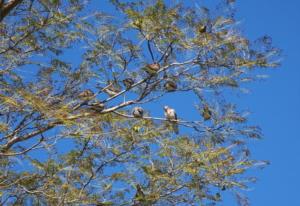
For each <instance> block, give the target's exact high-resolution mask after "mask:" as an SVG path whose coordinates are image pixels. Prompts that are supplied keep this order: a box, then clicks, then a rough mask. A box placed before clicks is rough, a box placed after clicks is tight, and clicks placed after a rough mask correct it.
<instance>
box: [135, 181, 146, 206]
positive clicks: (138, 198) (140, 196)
mask: <svg viewBox="0 0 300 206" xmlns="http://www.w3.org/2000/svg"><path fill="white" fill-rule="evenodd" d="M145 197H146V195H145V194H144V192H143V190H142V187H141V185H139V184H137V185H136V194H135V197H134V206H144V205H145V206H146V205H148V204H147V203H146V202H147V200H146V199H145Z"/></svg>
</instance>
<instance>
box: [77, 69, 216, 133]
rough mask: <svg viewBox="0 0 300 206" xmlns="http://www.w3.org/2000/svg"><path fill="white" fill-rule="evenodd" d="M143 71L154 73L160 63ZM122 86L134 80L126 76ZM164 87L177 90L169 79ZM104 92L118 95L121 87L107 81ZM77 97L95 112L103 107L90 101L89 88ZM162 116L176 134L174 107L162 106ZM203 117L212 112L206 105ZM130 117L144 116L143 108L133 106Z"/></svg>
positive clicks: (130, 83)
mask: <svg viewBox="0 0 300 206" xmlns="http://www.w3.org/2000/svg"><path fill="white" fill-rule="evenodd" d="M143 69H144V70H145V72H146V73H147V74H148V75H151V76H153V75H155V74H156V73H157V72H158V71H159V70H160V65H159V64H158V63H153V64H148V65H146V66H145V67H144V68H143ZM122 82H123V84H124V86H125V87H126V89H130V88H131V87H132V86H133V85H134V83H135V82H134V80H133V79H131V78H126V79H124V80H123V81H122ZM164 88H165V90H166V91H167V92H173V91H176V90H177V84H176V83H175V82H174V81H172V80H170V79H167V80H166V82H165V84H164ZM103 91H104V92H105V93H107V94H108V95H109V96H115V95H118V93H120V92H121V87H116V86H115V85H114V84H113V82H109V84H108V86H107V87H105V88H104V89H103ZM78 97H79V99H81V100H83V101H84V102H86V103H87V105H88V106H89V108H90V109H91V110H93V111H95V112H101V111H102V110H103V109H104V108H105V105H104V103H103V102H100V101H98V100H94V101H90V100H92V99H93V97H95V94H94V92H93V91H91V90H90V89H87V90H84V91H83V92H81V93H80V94H79V95H78ZM163 109H164V116H165V118H166V120H167V121H169V122H171V125H172V128H173V131H174V132H175V133H176V134H178V124H177V123H178V118H177V114H176V111H175V109H173V108H171V107H169V106H164V108H163ZM202 116H203V119H204V120H205V121H206V120H209V119H211V116H212V112H211V111H210V109H209V107H208V106H204V108H203V112H202ZM132 117H134V118H143V117H144V109H143V108H142V107H139V106H137V107H134V108H133V109H132Z"/></svg>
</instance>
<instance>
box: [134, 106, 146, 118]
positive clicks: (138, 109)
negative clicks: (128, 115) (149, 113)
mask: <svg viewBox="0 0 300 206" xmlns="http://www.w3.org/2000/svg"><path fill="white" fill-rule="evenodd" d="M132 115H133V116H134V117H135V118H142V117H143V115H144V110H143V108H142V107H134V108H133V110H132Z"/></svg>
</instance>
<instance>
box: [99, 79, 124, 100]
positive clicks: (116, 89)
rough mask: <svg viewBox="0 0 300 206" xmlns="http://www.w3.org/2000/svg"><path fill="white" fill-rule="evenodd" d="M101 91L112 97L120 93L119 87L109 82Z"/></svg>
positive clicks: (115, 83)
mask: <svg viewBox="0 0 300 206" xmlns="http://www.w3.org/2000/svg"><path fill="white" fill-rule="evenodd" d="M103 91H104V92H105V93H107V94H108V95H109V96H111V97H112V96H115V95H117V94H118V93H120V92H121V86H120V85H119V84H118V83H117V82H111V81H109V82H108V86H107V87H106V88H105V89H103Z"/></svg>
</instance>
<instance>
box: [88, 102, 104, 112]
mask: <svg viewBox="0 0 300 206" xmlns="http://www.w3.org/2000/svg"><path fill="white" fill-rule="evenodd" d="M88 106H89V108H90V109H92V110H94V111H96V112H101V111H102V110H103V109H104V107H105V105H104V104H103V103H102V102H100V101H95V102H91V103H89V104H88Z"/></svg>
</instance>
